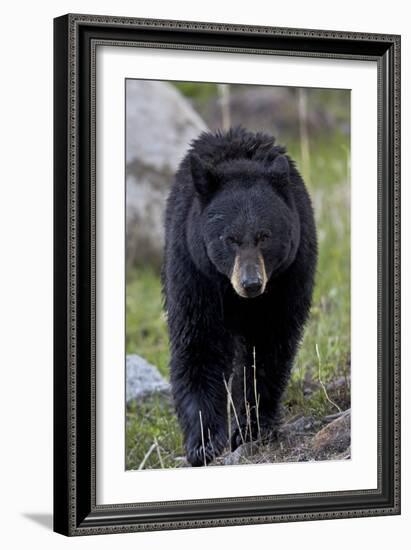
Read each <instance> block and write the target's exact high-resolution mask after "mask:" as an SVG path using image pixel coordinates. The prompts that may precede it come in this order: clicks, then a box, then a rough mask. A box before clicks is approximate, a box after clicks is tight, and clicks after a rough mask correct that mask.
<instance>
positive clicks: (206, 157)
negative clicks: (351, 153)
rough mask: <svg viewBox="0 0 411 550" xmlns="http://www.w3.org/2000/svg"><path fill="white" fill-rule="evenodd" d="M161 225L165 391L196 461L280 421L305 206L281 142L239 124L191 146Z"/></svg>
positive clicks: (313, 241) (298, 304) (310, 227)
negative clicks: (167, 379)
mask: <svg viewBox="0 0 411 550" xmlns="http://www.w3.org/2000/svg"><path fill="white" fill-rule="evenodd" d="M165 229H166V240H165V252H164V264H163V271H162V279H163V292H164V297H165V308H166V312H167V322H168V329H169V336H170V353H171V360H170V377H171V385H172V392H173V398H174V402H175V407H176V411H177V415H178V419H179V422H180V425H181V427H182V430H183V433H184V441H185V447H186V453H187V459H188V461H189V462H190V463H191V464H192V465H193V466H201V465H204V464H206V463H209V462H210V461H212V460H213V459H214V458H215V457H216V456H218V455H219V454H220V453H221V452H222V451H223V450H224V448H225V447H226V446H227V445H228V444H229V443H230V444H231V448H232V449H233V448H235V447H236V446H238V445H239V444H240V443H241V442H242V441H244V440H246V439H249V438H253V437H254V438H257V437H258V436H260V437H261V435H262V434H264V433H269V432H271V433H272V432H273V430H274V428H275V426H276V423H277V422H278V420H277V416H278V409H279V403H280V398H281V395H282V393H283V391H284V389H285V386H286V384H287V381H288V378H289V375H290V370H291V366H292V362H293V359H294V356H295V354H296V351H297V348H298V344H299V342H300V340H301V337H302V332H303V328H304V324H305V322H306V320H307V317H308V314H309V309H310V304H311V297H312V291H313V285H314V274H315V268H316V261H317V238H316V230H315V224H314V216H313V209H312V206H311V201H310V197H309V195H308V193H307V190H306V187H305V185H304V182H303V179H302V177H301V176H300V174H299V173H298V171H297V168H296V166H295V164H294V162H293V161H292V160H291V159H290V158H289V156H288V155H286V150H285V148H284V147H281V146H279V145H275V140H274V138H273V137H271V136H270V135H267V134H265V133H253V132H250V131H248V130H246V129H244V128H242V127H239V128H234V129H230V130H229V131H227V132H221V131H218V132H216V133H211V132H204V133H203V134H201V135H200V137H199V138H197V139H196V140H194V141H193V142H192V144H191V148H190V150H189V151H188V152H187V154H186V156H185V157H184V159H183V160H182V162H181V165H180V167H179V170H178V172H177V174H176V177H175V180H174V183H173V186H172V189H171V192H170V195H169V197H168V201H167V207H166V216H165ZM235 373H237V374H235ZM232 374H233V376H232V377H231V375H232ZM230 377H231V383H232V384H233V388H232V390H230V388H229V384H228V382H229V380H230ZM235 388H237V389H235ZM227 399H230V400H231V403H232V405H234V415H233V416H232V418H234V419H235V422H234V421H233V422H234V425H233V427H232V428H231V427H230V430H229V429H228V425H227V424H228V421H227V416H228V415H227ZM257 429H258V433H257ZM229 433H231V434H232V439H231V441H230V442H228V434H229Z"/></svg>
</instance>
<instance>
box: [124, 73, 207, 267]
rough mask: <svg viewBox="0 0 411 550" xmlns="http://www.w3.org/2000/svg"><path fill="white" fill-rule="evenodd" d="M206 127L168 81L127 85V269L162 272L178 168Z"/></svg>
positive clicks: (136, 82) (129, 82) (137, 81)
mask: <svg viewBox="0 0 411 550" xmlns="http://www.w3.org/2000/svg"><path fill="white" fill-rule="evenodd" d="M205 129H206V125H205V123H204V122H203V121H202V119H201V118H200V116H199V115H198V114H197V113H196V112H195V111H194V109H193V108H192V107H191V105H190V103H189V102H188V101H187V99H185V98H184V97H183V96H182V95H181V94H180V93H179V91H178V90H177V89H176V88H175V87H174V86H172V85H171V84H168V83H166V82H156V81H148V80H132V79H129V80H127V84H126V258H127V267H128V268H129V267H131V266H133V265H135V264H147V263H148V264H150V265H153V266H154V267H159V266H160V264H161V261H162V252H163V244H164V227H163V218H164V208H165V201H166V197H167V194H168V191H169V188H170V185H171V183H172V180H173V176H174V174H175V172H176V170H177V167H178V165H179V163H180V161H181V159H182V158H183V156H184V154H185V153H186V151H187V148H188V146H189V144H190V142H191V141H192V140H193V139H195V138H196V137H198V135H199V134H200V133H201V132H202V131H204V130H205Z"/></svg>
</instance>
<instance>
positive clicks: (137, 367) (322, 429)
mask: <svg viewBox="0 0 411 550" xmlns="http://www.w3.org/2000/svg"><path fill="white" fill-rule="evenodd" d="M344 384H345V382H344V380H337V381H335V382H334V383H333V384H332V385H328V388H327V387H325V388H324V391H325V392H327V396H328V398H329V399H331V397H332V398H336V397H338V395H340V394H341V392H346V388H345V387H344ZM308 391H309V392H310V391H312V388H311V389H308ZM126 395H127V402H128V407H129V410H131V411H132V412H131V413H129V421H130V418H131V419H133V418H135V416H136V415H139V414H143V413H142V411H143V410H144V418H145V420H147V416H148V415H149V414H150V406H149V405H148V404H149V403H152V402H154V401H153V400H155V403H156V404H155V406H153V411H154V410H155V411H157V412H156V413H155V414H154V413H153V416H155V415H159V416H161V415H162V416H163V419H165V420H167V422H166V423H164V424H163V428H162V429H163V430H168V429H170V426H171V427H172V429H173V430H174V429H178V426H177V422H176V419H175V415H174V411H173V405H172V400H171V396H170V386H169V384H168V382H167V381H166V380H164V378H163V377H162V376H161V374H160V373H159V372H158V370H157V369H156V368H155V367H154V366H153V365H150V364H149V363H147V361H145V360H144V359H142V358H141V357H139V356H137V355H131V356H128V357H127V391H126ZM330 396H331V397H330ZM336 401H338V399H336ZM339 402H340V404H342V402H341V400H340V401H339ZM334 407H335V409H336V413H333V414H329V415H326V416H323V417H321V418H318V416H304V415H295V416H293V417H290V416H288V417H287V414H288V413H289V411H288V410H286V409H285V410H284V412H283V416H284V418H285V420H284V422H283V423H282V425H281V426H280V428H279V430H278V432H277V434H276V436H275V437H272V438H270V439H269V440H268V441H266V442H264V443H262V442H257V441H254V442H247V443H245V444H243V445H241V446H240V447H238V448H237V449H236V450H235V451H233V452H230V451H229V450H227V451H226V452H225V453H223V455H222V456H220V457H218V458H216V460H215V462H214V463H213V465H236V464H264V463H278V462H304V461H313V460H315V461H318V460H347V459H349V458H351V447H350V442H351V409H349V408H348V409H346V410H341V407H339V406H338V405H337V403H335V405H334ZM338 409H339V410H338ZM158 411H160V412H158ZM170 419H171V420H170ZM159 420H161V419H157V420H156V422H157V423H159V424H161V422H159ZM136 435H137V437H138V434H136ZM162 437H163V440H164V434H162V433H161V431H158V433H157V435H156V436H155V437H154V439H153V443H152V444H151V445H148V448H147V452H146V453H145V456H144V459H143V460H142V461H141V463H140V465H139V467H141V469H142V468H147V467H151V468H153V467H185V466H189V464H188V463H187V461H186V459H185V457H184V455H183V453H182V447H181V443H180V444H179V445H176V448H175V453H174V454H173V449H170V448H168V449H165V448H164V445H162V444H161V441H162ZM159 442H160V443H159ZM151 455H152V456H151ZM161 455H163V458H162V456H161ZM157 457H158V459H159V460H158V461H157ZM153 458H155V459H156V460H155V461H153ZM165 464H166V466H165Z"/></svg>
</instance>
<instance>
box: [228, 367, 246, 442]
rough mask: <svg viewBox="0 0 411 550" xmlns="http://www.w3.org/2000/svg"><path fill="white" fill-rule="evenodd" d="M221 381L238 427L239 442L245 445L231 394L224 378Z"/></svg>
mask: <svg viewBox="0 0 411 550" xmlns="http://www.w3.org/2000/svg"><path fill="white" fill-rule="evenodd" d="M223 381H224V386H225V389H226V391H227V395H228V398H229V400H230V403H231V406H232V408H233V412H234V418H235V421H236V422H237V426H238V431H239V432H240V437H241V441H242V442H243V443H245V440H244V437H243V433H242V431H241V426H240V421H239V420H238V416H237V411H236V408H235V405H234V401H233V398H232V396H231V392H230V390H229V388H228V386H227V382H226V379H225V377H223Z"/></svg>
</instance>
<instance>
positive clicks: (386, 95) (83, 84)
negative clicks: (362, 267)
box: [54, 14, 400, 536]
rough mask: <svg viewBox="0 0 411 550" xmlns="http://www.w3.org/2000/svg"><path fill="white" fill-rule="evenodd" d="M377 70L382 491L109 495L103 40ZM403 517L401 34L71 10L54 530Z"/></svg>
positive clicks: (59, 80) (65, 66) (63, 30)
mask: <svg viewBox="0 0 411 550" xmlns="http://www.w3.org/2000/svg"><path fill="white" fill-rule="evenodd" d="M104 43H106V44H110V46H111V47H116V46H121V47H127V48H130V49H131V48H144V47H153V48H159V49H180V50H187V51H193V52H196V51H204V52H229V53H233V54H236V53H241V54H245V55H248V54H249V55H251V54H252V55H265V56H275V55H281V56H285V57H290V58H292V57H298V58H307V59H309V58H325V59H335V60H341V59H345V60H355V61H364V62H366V61H372V62H375V63H376V65H377V99H378V112H377V113H376V118H377V134H378V135H377V136H373V137H372V139H373V138H374V137H375V138H376V140H377V149H378V165H377V176H378V182H377V187H378V189H377V198H378V200H377V202H378V204H377V205H376V209H377V215H378V229H377V233H378V236H377V241H378V242H377V246H378V273H377V280H378V296H377V297H376V299H377V300H378V331H377V332H378V335H377V337H378V350H377V357H378V361H377V363H378V364H377V371H378V388H377V400H378V422H377V425H376V426H375V429H376V431H377V439H378V456H377V461H378V468H377V471H378V473H377V476H378V483H377V488H375V489H355V490H348V491H347V490H344V491H333V492H312V493H295V494H281V495H254V496H253V495H248V496H244V495H241V496H238V497H227V498H207V499H194V500H193V499H187V500H169V501H158V500H157V501H152V502H147V501H146V502H138V495H137V496H136V498H137V502H136V503H121V504H118V503H114V504H98V503H97V501H96V486H97V481H98V474H97V471H96V470H97V468H96V460H97V458H98V457H97V446H96V434H97V423H96V414H97V413H96V410H97V405H96V396H97V392H96V346H97V342H96V319H97V317H98V308H96V277H98V273H97V267H96V242H97V241H98V239H99V235H98V234H97V231H96V227H97V226H96V193H98V189H97V188H96V124H95V123H96V79H97V78H98V74H97V72H98V71H97V67H96V49H97V48H98V47H99V45H101V44H104ZM399 513H400V37H399V36H397V35H382V34H368V33H351V32H340V31H321V30H305V29H291V28H275V27H253V26H248V25H247V26H246V25H227V24H217V23H199V22H186V21H165V20H148V19H136V18H125V17H112V16H94V15H76V14H69V15H64V16H62V17H58V18H56V19H55V20H54V530H55V531H56V532H58V533H61V534H64V535H67V536H78V535H89V534H107V533H122V532H124V533H125V532H133V531H147V530H164V529H182V528H195V527H213V526H226V525H244V524H258V523H271V522H284V521H307V520H317V519H332V518H349V517H364V516H382V515H393V514H399Z"/></svg>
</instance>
